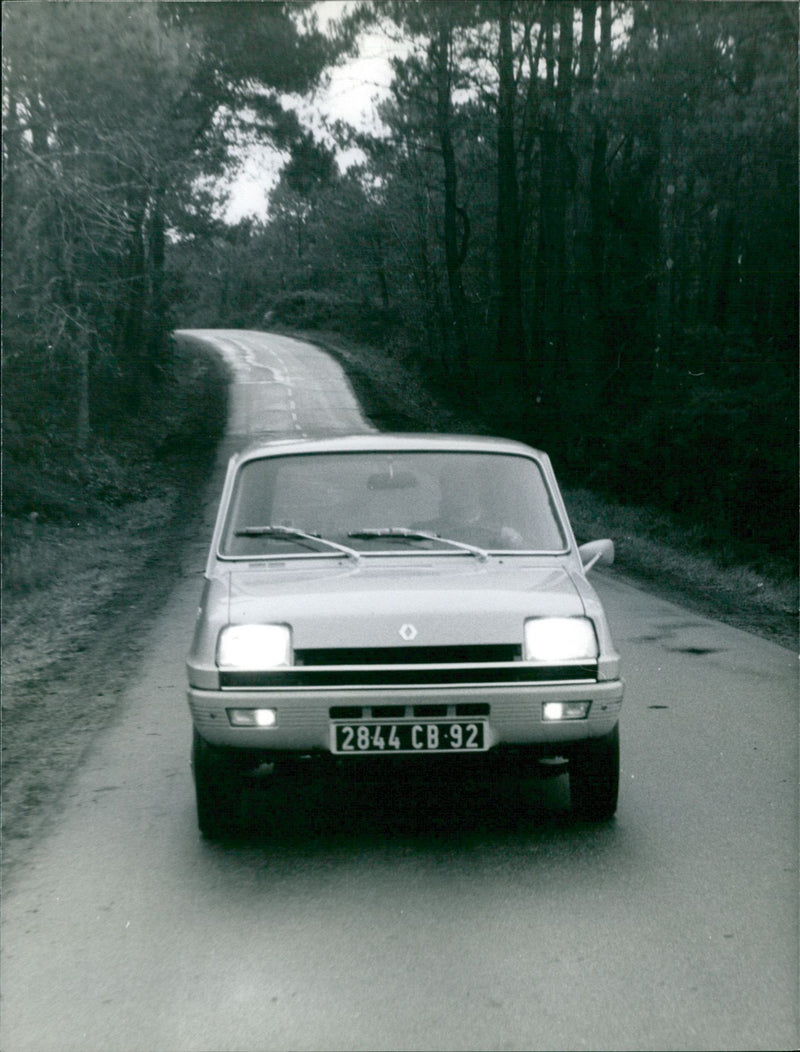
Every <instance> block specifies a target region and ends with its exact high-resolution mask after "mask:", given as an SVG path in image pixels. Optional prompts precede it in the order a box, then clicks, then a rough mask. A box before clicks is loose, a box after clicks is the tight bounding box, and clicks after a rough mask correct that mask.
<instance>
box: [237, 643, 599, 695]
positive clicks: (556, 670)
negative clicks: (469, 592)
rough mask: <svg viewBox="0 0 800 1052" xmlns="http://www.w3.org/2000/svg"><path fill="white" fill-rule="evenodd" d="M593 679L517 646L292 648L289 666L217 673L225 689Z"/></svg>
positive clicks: (587, 668) (591, 670)
mask: <svg viewBox="0 0 800 1052" xmlns="http://www.w3.org/2000/svg"><path fill="white" fill-rule="evenodd" d="M596 679H597V664H596V663H595V662H591V663H588V664H587V663H582V664H579V663H575V662H572V663H569V664H560V665H534V664H528V663H527V662H523V661H522V654H521V648H520V647H519V645H516V644H508V645H505V644H499V645H498V644H489V645H481V646H443V647H358V648H354V647H342V648H326V649H315V650H310V649H306V650H297V651H296V652H295V664H294V665H292V666H291V667H290V668H280V669H270V670H265V671H258V672H236V671H222V672H221V673H220V685H221V686H222V687H228V688H240V689H241V688H251V689H258V688H272V689H286V688H288V689H292V688H294V689H301V688H306V689H312V690H313V689H326V688H329V689H347V688H353V689H361V688H368V687H375V688H381V687H383V688H387V689H391V688H403V687H409V688H413V687H446V686H469V685H474V686H485V685H490V684H498V685H501V684H524V683H554V682H555V683H563V682H576V681H582V682H586V681H587V680H589V681H591V680H596Z"/></svg>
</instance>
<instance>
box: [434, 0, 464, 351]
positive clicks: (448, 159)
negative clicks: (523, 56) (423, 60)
mask: <svg viewBox="0 0 800 1052" xmlns="http://www.w3.org/2000/svg"><path fill="white" fill-rule="evenodd" d="M439 12H440V14H439V24H438V34H437V38H436V124H437V134H438V138H439V147H440V149H441V153H442V164H443V166H444V251H445V267H446V269H447V290H448V294H449V299H450V325H451V326H452V331H453V334H454V341H455V352H456V359H457V361H458V363H459V366H463V365H464V364H465V363H466V362H467V360H468V357H469V339H468V326H467V299H466V296H465V294H464V286H463V284H462V281H461V266H462V263H463V261H464V256H465V254H466V245H464V244H462V245H459V238H458V211H459V210H458V169H457V167H456V152H455V148H454V146H453V134H452V109H453V100H452V92H451V76H450V69H451V57H450V51H451V47H452V35H453V31H452V25H451V22H450V18H451V14H450V11H449V5H447V4H444V5H442V6H441V8H439Z"/></svg>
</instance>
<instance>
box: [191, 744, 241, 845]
mask: <svg viewBox="0 0 800 1052" xmlns="http://www.w3.org/2000/svg"><path fill="white" fill-rule="evenodd" d="M226 754H227V750H226V749H219V748H215V747H214V746H213V745H209V743H208V742H207V741H205V739H203V738H201V737H200V735H199V734H198V733H197V731H196V730H195V731H194V736H193V740H192V771H193V773H194V790H195V796H196V798H197V824H198V826H199V828H200V832H201V833H202V834H203V836H204V837H207V838H208V839H210V840H217V839H219V838H220V837H223V836H225V835H228V836H231V835H234V834H235V833H237V832H238V831H239V830H240V829H241V826H242V820H241V818H242V815H241V812H242V778H241V773H240V771H239V767H238V765H237V764H236V763H234V762H233V761H232V759H231V757H230V756H228V755H226Z"/></svg>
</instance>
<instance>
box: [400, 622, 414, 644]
mask: <svg viewBox="0 0 800 1052" xmlns="http://www.w3.org/2000/svg"><path fill="white" fill-rule="evenodd" d="M400 635H401V637H402V638H403V639H405V641H406V643H410V642H411V640H412V639H416V638H417V630H416V628H414V626H413V625H401V627H400Z"/></svg>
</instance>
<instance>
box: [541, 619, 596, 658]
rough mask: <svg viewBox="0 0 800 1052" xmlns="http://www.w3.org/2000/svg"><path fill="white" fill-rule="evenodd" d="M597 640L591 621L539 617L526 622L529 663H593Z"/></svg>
mask: <svg viewBox="0 0 800 1052" xmlns="http://www.w3.org/2000/svg"><path fill="white" fill-rule="evenodd" d="M596 658H597V636H596V635H595V633H594V625H593V624H592V622H591V621H590V620H589V619H588V617H535V618H531V619H530V620H529V621H526V622H525V660H526V661H549V662H556V661H573V660H586V661H593V660H595V659H596Z"/></svg>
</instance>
